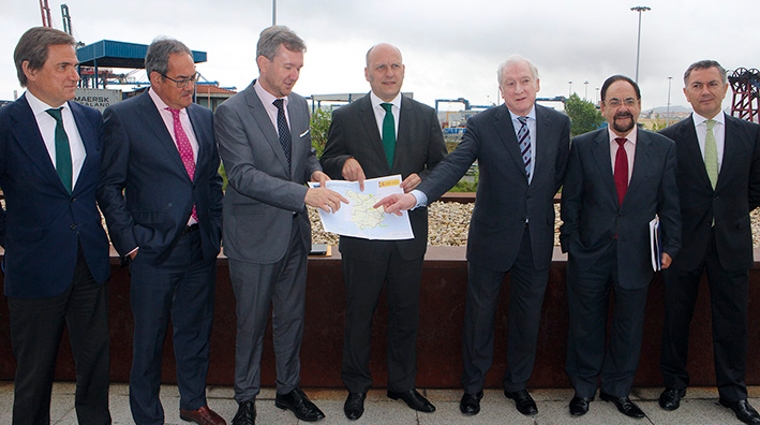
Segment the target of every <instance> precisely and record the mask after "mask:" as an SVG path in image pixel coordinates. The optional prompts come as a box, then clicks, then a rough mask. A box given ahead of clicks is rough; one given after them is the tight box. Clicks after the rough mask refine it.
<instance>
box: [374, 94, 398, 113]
mask: <svg viewBox="0 0 760 425" xmlns="http://www.w3.org/2000/svg"><path fill="white" fill-rule="evenodd" d="M369 98H370V100H371V101H372V108H373V109H374V108H377V107H378V106H379V105H380V104H381V103H391V104H393V105H394V106H396V107H397V108H399V109H401V93H400V92H399V94H397V95H396V97H394V98H393V100H391V101H390V102H386V101H384V100H383V99H380V98H379V97H377V95H376V94H375V92H369Z"/></svg>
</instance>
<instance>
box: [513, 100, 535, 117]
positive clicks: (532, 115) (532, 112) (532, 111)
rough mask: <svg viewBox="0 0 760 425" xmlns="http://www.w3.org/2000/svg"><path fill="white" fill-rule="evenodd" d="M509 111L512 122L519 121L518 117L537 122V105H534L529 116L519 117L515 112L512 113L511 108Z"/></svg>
mask: <svg viewBox="0 0 760 425" xmlns="http://www.w3.org/2000/svg"><path fill="white" fill-rule="evenodd" d="M507 111H509V116H510V117H512V121H517V118H518V117H523V116H525V117H528V118H530V119H532V120H533V121H536V104H535V103H534V104H533V107H532V108H530V112H528V115H517V114H515V113H514V112H512V111H510V110H509V108H507Z"/></svg>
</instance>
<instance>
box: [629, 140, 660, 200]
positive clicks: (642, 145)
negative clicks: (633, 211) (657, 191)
mask: <svg viewBox="0 0 760 425" xmlns="http://www.w3.org/2000/svg"><path fill="white" fill-rule="evenodd" d="M636 131H637V132H638V133H637V135H636V151H635V153H634V154H633V155H634V158H633V173H631V181H630V182H629V183H628V191H627V192H626V194H625V199H624V200H623V206H625V203H626V201H627V200H628V199H629V198H630V197H631V196H629V194H631V193H635V192H636V191H637V190H638V188H639V186H641V185H643V184H644V183H645V182H644V177H643V176H645V175H647V173H645V172H644V170H645V169H646V167H649V166H650V165H651V164H653V163H654V162H655V161H652V159H651V156H652V139H650V138H649V136H648V135H647V134H646V133H645V132H643V131H639V130H638V129H637V130H636Z"/></svg>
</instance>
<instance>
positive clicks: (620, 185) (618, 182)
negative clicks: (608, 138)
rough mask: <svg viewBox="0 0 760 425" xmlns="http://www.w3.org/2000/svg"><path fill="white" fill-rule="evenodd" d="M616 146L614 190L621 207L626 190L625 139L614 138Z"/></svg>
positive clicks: (626, 160) (626, 163)
mask: <svg viewBox="0 0 760 425" xmlns="http://www.w3.org/2000/svg"><path fill="white" fill-rule="evenodd" d="M615 141H616V142H617V144H618V149H617V153H615V188H616V189H617V196H618V202H620V205H623V199H624V198H625V192H626V191H627V190H628V155H627V154H626V153H625V148H624V147H623V145H624V144H625V141H626V138H625V137H616V138H615Z"/></svg>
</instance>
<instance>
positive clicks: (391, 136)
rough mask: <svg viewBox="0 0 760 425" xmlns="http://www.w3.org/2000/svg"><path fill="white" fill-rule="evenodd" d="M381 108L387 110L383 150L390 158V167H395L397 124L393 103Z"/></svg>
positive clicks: (384, 119) (384, 122)
mask: <svg viewBox="0 0 760 425" xmlns="http://www.w3.org/2000/svg"><path fill="white" fill-rule="evenodd" d="M380 106H382V107H383V109H385V118H383V148H385V156H386V158H388V165H390V166H391V167H393V155H394V154H395V153H396V122H395V121H394V120H393V113H392V112H391V107H392V106H393V104H392V103H381V104H380Z"/></svg>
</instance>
